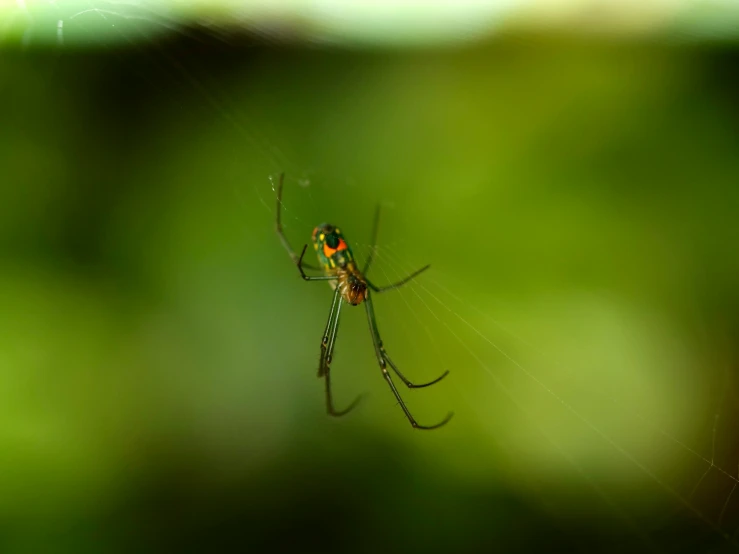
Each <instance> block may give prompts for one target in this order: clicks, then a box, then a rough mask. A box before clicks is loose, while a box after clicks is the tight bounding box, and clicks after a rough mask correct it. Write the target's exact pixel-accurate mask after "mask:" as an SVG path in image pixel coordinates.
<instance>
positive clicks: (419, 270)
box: [364, 264, 431, 294]
mask: <svg viewBox="0 0 739 554" xmlns="http://www.w3.org/2000/svg"><path fill="white" fill-rule="evenodd" d="M430 267H431V265H430V264H429V265H425V266H423V267H422V268H421V269H418V270H416V271H414V272H413V273H411V274H410V275H408V277H406V278H405V279H401V280H400V281H398V282H397V283H393V284H392V285H387V286H385V287H378V286H377V285H374V284H373V283H372V282H370V280H369V279H367V278H366V277H365V279H364V280H365V281H366V282H367V286H369V288H371V289H372V290H373V291H375V292H376V293H377V294H379V293H381V292H385V291H387V290H391V289H397V288H398V287H402V286H403V285H405V284H406V283H407V282H408V281H410V280H411V279H413V278H414V277H416V276H418V275H419V274H421V273H423V272H424V271H426V270H427V269H428V268H430Z"/></svg>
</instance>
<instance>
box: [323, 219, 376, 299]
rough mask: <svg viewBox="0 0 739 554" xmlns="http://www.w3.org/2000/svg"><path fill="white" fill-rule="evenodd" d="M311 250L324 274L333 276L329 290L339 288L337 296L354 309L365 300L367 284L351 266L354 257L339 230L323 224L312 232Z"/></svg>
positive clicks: (355, 267) (353, 264) (360, 274)
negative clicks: (313, 251)
mask: <svg viewBox="0 0 739 554" xmlns="http://www.w3.org/2000/svg"><path fill="white" fill-rule="evenodd" d="M313 248H314V249H315V251H316V255H317V256H318V263H319V264H320V265H321V267H322V268H323V272H324V273H325V274H326V275H335V276H336V279H335V280H331V281H329V284H330V285H331V288H332V289H333V290H336V288H337V287H338V288H339V294H341V297H342V298H343V299H344V301H345V302H347V303H349V304H351V305H352V306H358V305H359V304H361V303H362V302H364V300H365V298H367V281H365V279H364V277H363V276H362V273H361V272H360V271H359V270H358V269H357V266H356V265H355V263H354V254H353V253H352V249H351V248H349V245H348V244H347V242H346V240H345V239H344V236H343V235H342V234H341V230H340V229H339V228H338V227H336V226H334V225H331V224H329V223H323V224H321V225H319V226H318V227H316V228H315V229H313Z"/></svg>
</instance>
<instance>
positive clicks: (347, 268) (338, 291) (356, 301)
mask: <svg viewBox="0 0 739 554" xmlns="http://www.w3.org/2000/svg"><path fill="white" fill-rule="evenodd" d="M283 181H284V174H281V175H280V177H279V184H278V188H277V225H276V228H277V235H278V236H279V237H280V240H281V241H282V244H283V246H284V247H285V250H287V253H288V254H289V255H290V258H291V259H292V261H293V263H295V264H296V265H297V266H298V271H299V272H300V276H301V277H302V278H303V279H304V280H306V281H328V283H329V285H331V288H332V289H333V291H334V295H333V300H332V301H331V309H330V310H329V314H328V322H327V323H326V329H325V330H324V332H323V339H322V340H321V357H320V362H319V366H318V377H323V378H324V379H325V385H326V409H327V411H328V413H329V414H330V415H332V416H337V417H338V416H343V415H345V414H347V413H349V412H350V411H352V410H353V409H354V408H355V407H356V406H357V404H358V403H359V401H360V400H361V399H362V396H361V395H360V396H358V397H357V398H356V399H355V400H354V401H353V402H352V403H351V404H350V405H349V407H348V408H346V409H344V410H336V409H335V408H334V404H333V399H332V396H331V380H330V374H331V373H330V369H331V361H332V359H333V352H334V346H335V344H336V334H337V332H338V330H339V314H340V312H341V306H342V304H343V303H344V302H346V303H348V304H350V305H352V306H358V305H360V304H361V303H362V302H364V307H365V309H366V311H367V320H368V321H369V328H370V333H371V334H372V342H373V343H374V346H375V355H376V356H377V361H378V363H379V364H380V369H381V370H382V376H383V377H384V378H385V381H387V384H388V385H389V386H390V390H392V391H393V394H394V395H395V398H396V399H397V401H398V404H400V407H401V408H402V409H403V412H404V413H405V416H406V417H407V418H408V421H409V422H410V424H411V425H412V426H413V427H414V428H416V429H437V428H439V427H441V426H442V425H445V424H446V423H448V422H449V420H450V419H451V418H452V416H453V415H454V414H453V413H451V412H450V413H449V414H448V415H447V416H446V417H445V418H444V420H443V421H441V422H440V423H437V424H436V425H421V424H419V423H418V422H417V421H416V420H415V419H414V417H413V416H412V415H411V412H410V411H409V410H408V407H407V406H406V405H405V402H403V399H402V398H401V397H400V393H399V392H398V389H397V388H396V387H395V383H394V382H393V379H392V377H391V376H390V373H389V372H388V370H387V366H390V368H391V369H392V370H393V371H394V372H395V374H396V375H397V376H398V377H399V378H400V380H401V381H403V383H405V385H406V386H407V387H408V388H410V389H420V388H423V387H428V386H430V385H433V384H435V383H438V382H439V381H441V380H442V379H443V378H444V377H446V376H447V375H448V374H449V371H445V372H444V373H443V374H442V375H441V377H438V378H436V379H434V380H433V381H431V382H429V383H424V384H422V385H416V384H414V383H412V382H411V381H409V380H408V379H406V377H405V376H404V375H403V374H402V373H401V372H400V370H399V369H398V368H397V366H396V365H395V364H394V363H393V361H392V360H391V359H390V357H389V356H388V355H387V352H386V351H385V347H384V346H383V344H382V339H381V338H380V332H379V331H378V329H377V320H376V319H375V310H374V307H373V306H372V295H371V293H370V290H371V291H372V292H374V293H377V294H380V293H381V292H385V291H388V290H391V289H396V288H398V287H400V286H402V285H404V284H405V283H407V282H408V281H410V280H411V279H413V278H414V277H416V276H417V275H418V274H420V273H422V272H424V271H426V270H427V269H428V268H429V267H430V266H428V265H426V266H424V267H422V268H421V269H419V270H417V271H414V272H413V273H411V274H410V275H409V276H408V277H406V278H405V279H402V280H401V281H398V282H397V283H394V284H392V285H388V286H385V287H377V286H375V285H374V284H372V281H370V280H369V279H367V277H366V276H365V275H366V274H367V271H369V268H370V266H371V265H372V259H373V257H374V254H375V250H376V241H377V229H378V224H379V221H380V206H379V205H378V206H377V210H376V211H375V219H374V224H373V229H372V245H373V246H372V250H370V253H369V256H368V257H367V261H366V263H365V266H364V271H360V270H359V269H358V268H357V265H356V263H355V261H354V255H353V254H352V251H351V248H349V245H348V244H347V242H346V239H344V236H343V235H342V233H341V230H340V229H339V228H338V227H336V226H335V225H331V224H329V223H322V224H321V225H319V226H318V227H316V228H315V229H313V247H314V248H315V250H316V254H317V255H318V261H319V263H320V265H321V267H314V266H311V265H310V264H308V263H304V262H303V257H304V256H305V251H306V249H307V248H308V245H307V244H306V245H305V246H303V251H302V252H301V253H300V256H298V255H297V254H296V253H295V251H294V250H293V249H292V247H291V246H290V243H289V242H288V240H287V237H285V234H284V232H283V231H282V222H281V219H280V215H281V211H282V185H283ZM304 268H307V269H312V270H315V271H322V272H323V275H315V276H309V275H306V273H305V271H304Z"/></svg>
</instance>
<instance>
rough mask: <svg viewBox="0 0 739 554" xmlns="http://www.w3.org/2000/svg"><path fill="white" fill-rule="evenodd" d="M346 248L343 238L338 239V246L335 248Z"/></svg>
mask: <svg viewBox="0 0 739 554" xmlns="http://www.w3.org/2000/svg"><path fill="white" fill-rule="evenodd" d="M347 248H349V247H348V246H347V245H346V243H345V242H344V239H339V246H337V247H336V250H346V249H347Z"/></svg>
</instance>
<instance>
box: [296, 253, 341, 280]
mask: <svg viewBox="0 0 739 554" xmlns="http://www.w3.org/2000/svg"><path fill="white" fill-rule="evenodd" d="M306 248H308V245H307V244H306V245H305V246H303V251H302V252H301V253H300V257H299V258H298V264H297V265H298V271H300V276H301V277H302V278H303V279H304V280H305V281H333V280H334V279H338V276H337V275H316V276H314V277H311V276H310V275H306V274H305V271H303V266H304V265H305V264H304V263H303V256H305V249H306ZM337 290H338V288H337Z"/></svg>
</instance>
